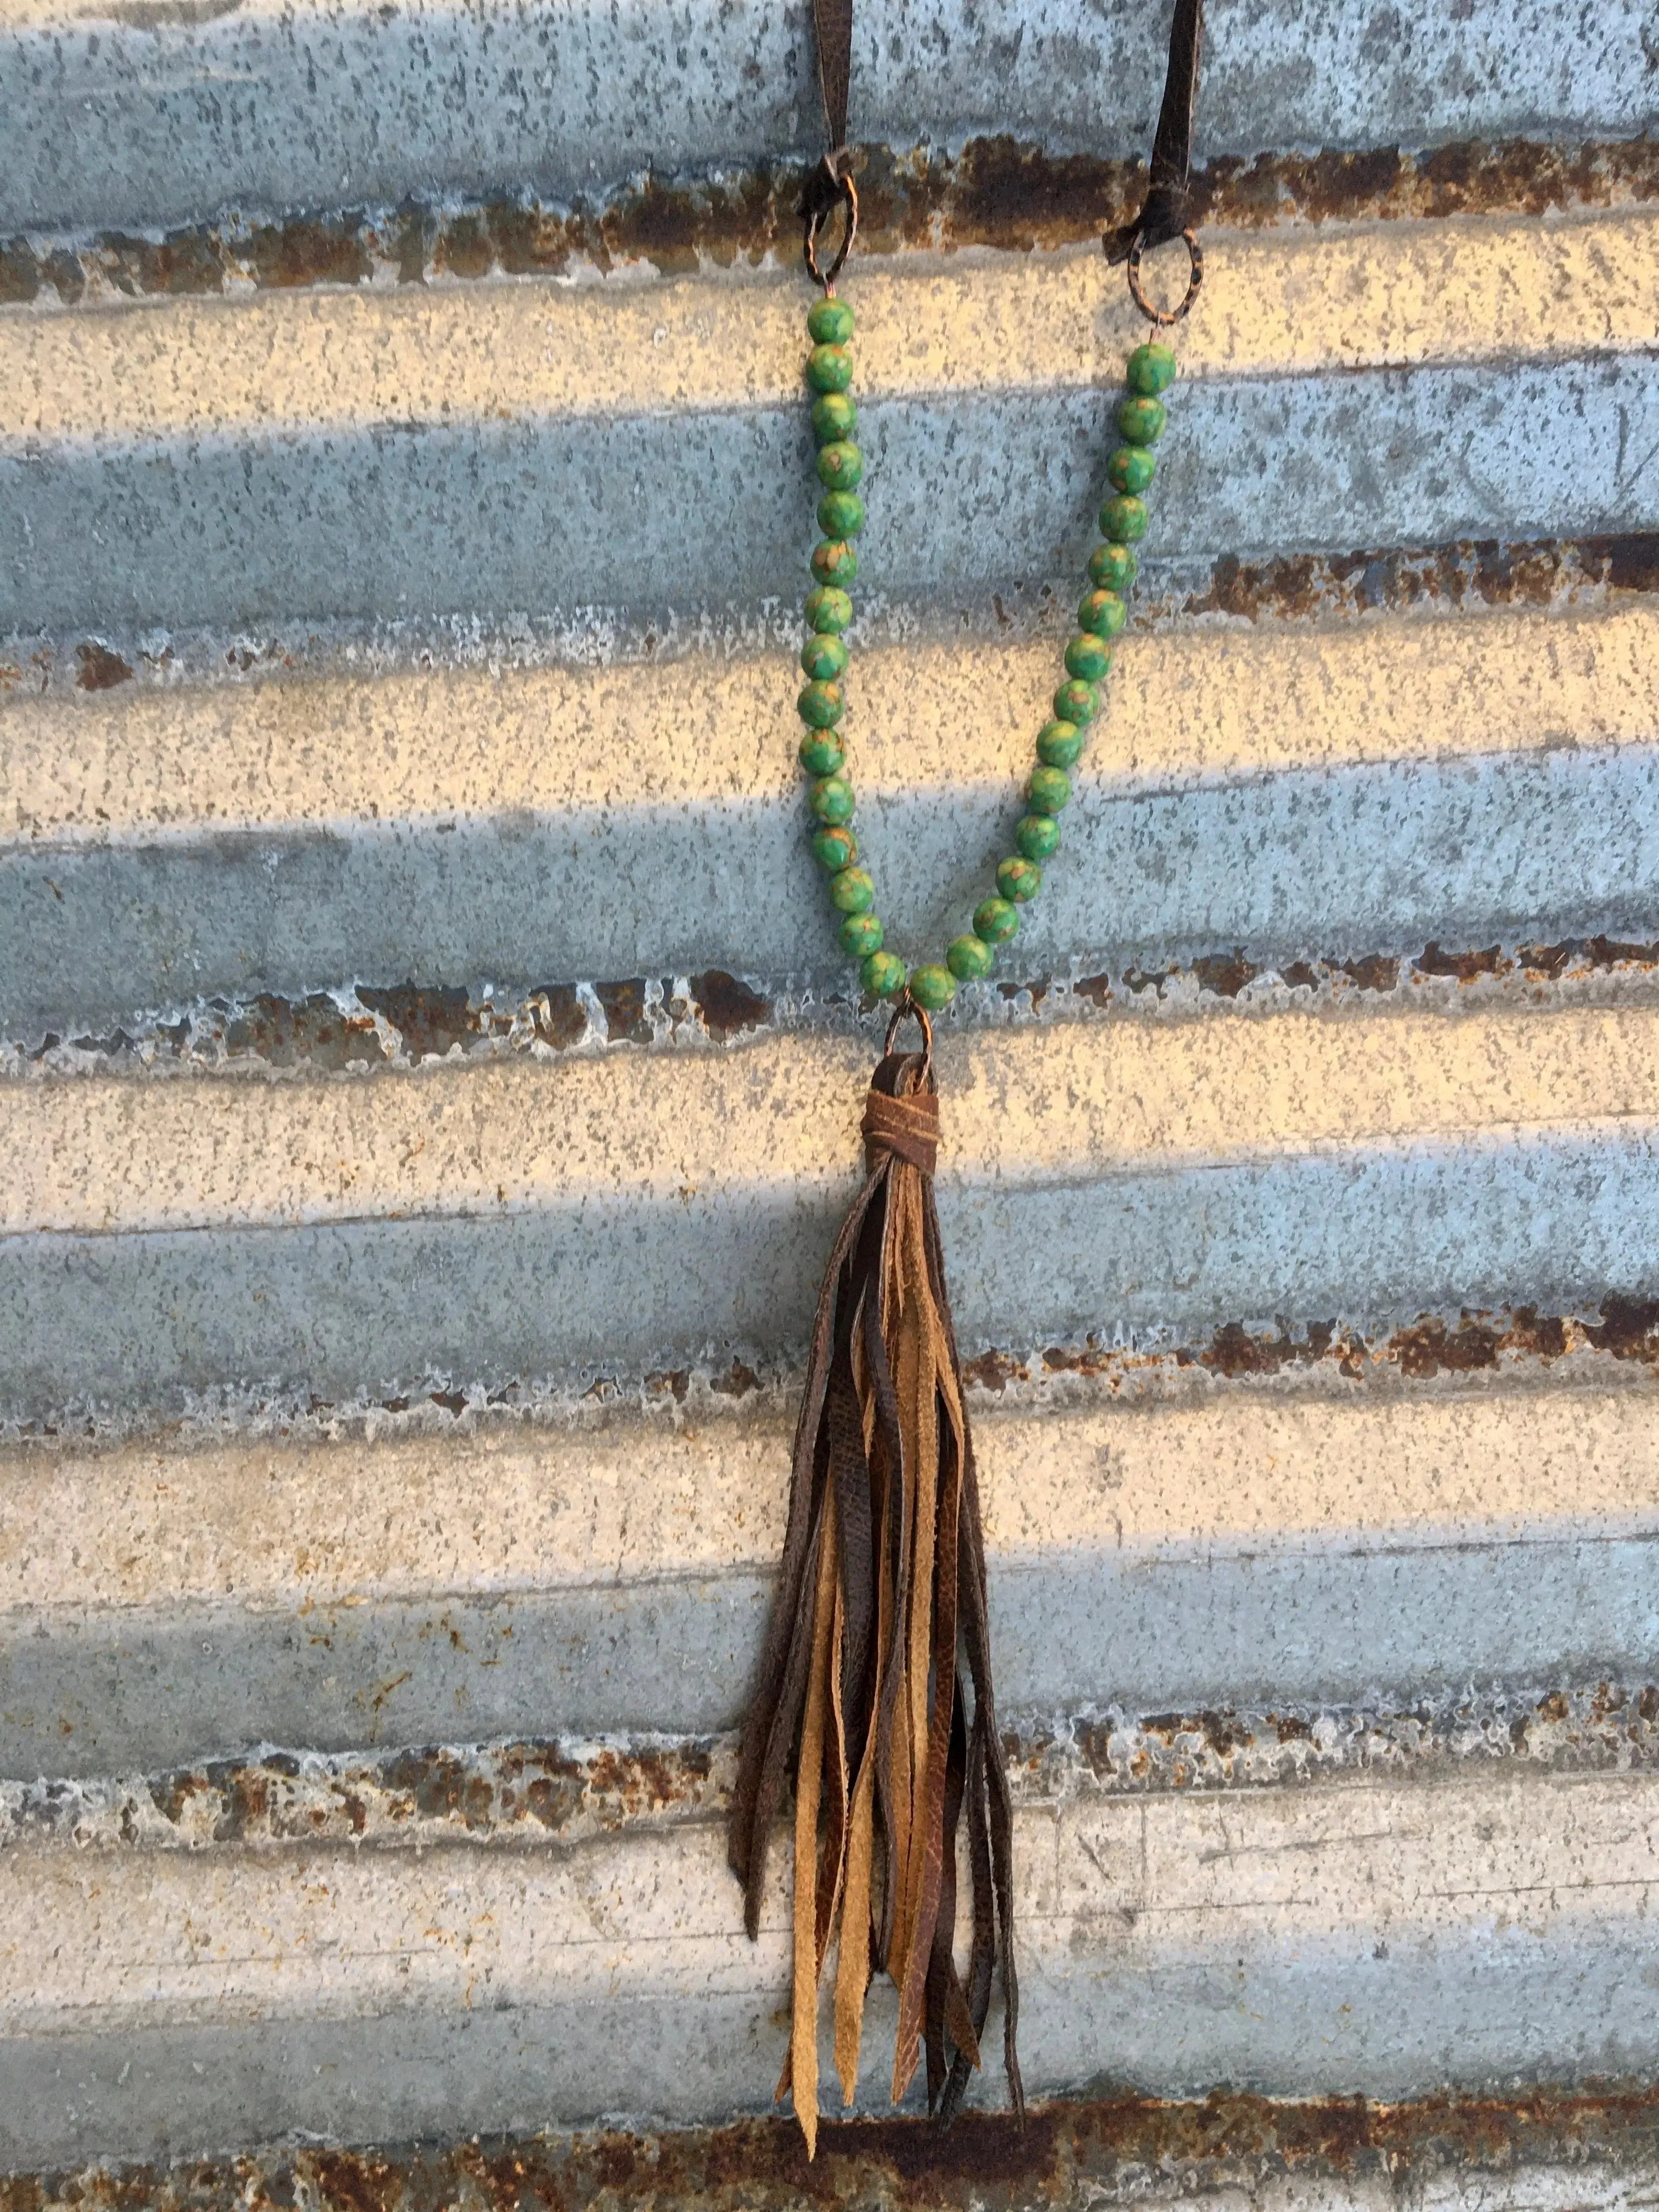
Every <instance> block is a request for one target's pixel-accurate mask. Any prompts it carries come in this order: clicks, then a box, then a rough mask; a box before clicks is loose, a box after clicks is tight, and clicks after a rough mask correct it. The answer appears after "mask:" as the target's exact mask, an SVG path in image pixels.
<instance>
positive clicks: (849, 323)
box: [806, 300, 853, 345]
mask: <svg viewBox="0 0 1659 2212" xmlns="http://www.w3.org/2000/svg"><path fill="white" fill-rule="evenodd" d="M806 328H807V332H808V335H809V336H810V337H811V340H812V343H813V344H814V345H845V344H846V343H847V341H848V338H850V337H852V335H853V310H852V309H851V308H850V307H848V304H847V302H846V301H845V300H815V301H813V302H812V305H811V307H809V308H808V309H807V311H806Z"/></svg>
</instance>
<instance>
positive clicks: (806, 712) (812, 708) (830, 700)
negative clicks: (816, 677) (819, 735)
mask: <svg viewBox="0 0 1659 2212" xmlns="http://www.w3.org/2000/svg"><path fill="white" fill-rule="evenodd" d="M795 712H796V713H797V714H799V716H800V718H801V720H802V721H803V722H809V723H811V726H812V727H813V728H814V729H815V730H833V729H834V728H835V726H836V723H837V722H838V721H840V720H841V718H842V715H843V714H845V713H846V712H847V702H846V700H845V699H843V698H842V696H841V686H840V684H822V683H812V684H806V685H805V686H804V687H803V688H802V690H801V691H800V693H799V696H798V697H797V699H796V701H795Z"/></svg>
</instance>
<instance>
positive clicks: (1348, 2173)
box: [0, 2084, 1659, 2212]
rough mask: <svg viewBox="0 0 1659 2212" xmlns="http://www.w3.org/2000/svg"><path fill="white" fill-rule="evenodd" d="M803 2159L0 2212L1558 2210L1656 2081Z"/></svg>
mask: <svg viewBox="0 0 1659 2212" xmlns="http://www.w3.org/2000/svg"><path fill="white" fill-rule="evenodd" d="M819 2150H820V2155H819V2157H818V2158H817V2160H816V2161H815V2162H813V2163H812V2164H811V2165H809V2164H808V2163H807V2161H806V2157H805V2150H804V2148H803V2147H802V2144H801V2141H800V2136H799V2130H798V2129H797V2128H796V2127H795V2126H794V2124H793V2122H792V2121H790V2120H787V2119H769V2120H744V2121H740V2122H738V2123H737V2124H734V2125H731V2126H727V2127H723V2128H715V2129H687V2130H672V2131H665V2132H663V2133H660V2134H654V2135H649V2136H647V2135H644V2134H635V2133H630V2132H629V2131H627V2130H612V2131H605V2132H593V2133H588V2134H582V2135H576V2136H520V2137H507V2138H503V2137H489V2136H486V2137H483V2138H473V2139H471V2140H470V2141H467V2142H460V2143H455V2144H452V2145H448V2146H439V2145H429V2144H428V2145H422V2146H415V2147H408V2148H401V2149H399V2148H390V2149H379V2148H376V2149H361V2150H350V2151H344V2150H325V2149H276V2150H271V2151H268V2152H264V2153H259V2152H249V2153H247V2154H243V2155H241V2156H227V2157H220V2158H197V2159H191V2160H181V2161H180V2162H179V2163H178V2164H177V2165H173V2166H94V2167H88V2168H83V2169H82V2170H80V2171H76V2172H52V2173H20V2174H14V2175H12V2176H11V2177H9V2179H0V2212H56V2208H58V2207H59V2206H62V2207H65V2208H69V2207H74V2208H76V2212H148V2208H152V2207H153V2208H155V2212H264V2208H266V2207H273V2206H276V2207H283V2208H288V2207H296V2206H307V2207H327V2208H329V2212H336V2208H337V2212H430V2208H433V2207H436V2206H447V2207H448V2206H453V2207H455V2208H458V2212H460V2209H461V2208H465V2212H529V2208H531V2207H532V2206H533V2207H538V2208H540V2207H545V2208H549V2212H580V2209H581V2208H586V2207H594V2208H599V2207H601V2206H603V2207H612V2206H623V2205H628V2204H635V2203H638V2204H651V2205H655V2206H659V2207H660V2206H665V2205H673V2206H676V2207H679V2208H683V2212H690V2208H694V2207H696V2208H705V2212H738V2208H739V2207H741V2208H743V2212H770V2208H772V2207H780V2208H781V2207H790V2208H793V2207H797V2206H803V2205H814V2206H823V2207H825V2208H830V2209H831V2212H835V2209H836V2208H842V2207H845V2208H847V2212H854V2208H857V2212H933V2208H938V2212H946V2208H956V2207H959V2206H962V2205H963V2204H972V2205H975V2206H981V2207H984V2208H986V2212H1015V2208H1024V2207H1037V2206H1042V2207H1054V2208H1065V2207H1071V2206H1077V2207H1079V2208H1081V2207H1084V2206H1087V2205H1091V2204H1097V2203H1101V2202H1103V2201H1104V2202H1126V2203H1127V2202H1133V2203H1146V2202H1147V2201H1148V2199H1149V2198H1152V2199H1153V2200H1155V2201H1156V2200H1165V2201H1167V2199H1168V2198H1169V2197H1170V2196H1172V2195H1178V2196H1186V2195H1189V2194H1190V2195H1206V2196H1207V2195H1210V2194H1212V2192H1215V2191H1219V2190H1223V2189H1228V2188H1231V2189H1243V2190H1254V2189H1256V2188H1259V2187H1261V2185H1272V2184H1273V2183H1274V2182H1279V2181H1283V2180H1285V2179H1290V2178H1296V2179H1301V2180H1302V2181H1304V2183H1315V2182H1316V2181H1318V2180H1319V2179H1331V2180H1334V2181H1337V2180H1340V2181H1350V2182H1352V2181H1354V2180H1359V2179H1370V2180H1372V2181H1374V2182H1375V2183H1376V2184H1377V2185H1380V2186H1381V2188H1382V2189H1383V2190H1385V2191H1389V2192H1391V2193H1393V2194H1394V2195H1395V2196H1396V2197H1398V2199H1399V2200H1400V2202H1401V2203H1413V2202H1416V2201H1418V2200H1419V2192H1420V2191H1421V2188H1422V2186H1423V2185H1424V2183H1425V2181H1428V2180H1430V2179H1432V2178H1433V2177H1435V2176H1437V2175H1440V2174H1446V2173H1449V2172H1470V2173H1472V2174H1473V2175H1474V2176H1477V2177H1481V2178H1482V2179H1483V2184H1484V2186H1483V2195H1484V2197H1485V2198H1486V2201H1488V2202H1492V2203H1503V2201H1504V2197H1503V2195H1502V2191H1503V2185H1504V2177H1513V2178H1514V2179H1515V2180H1516V2183H1517V2184H1518V2185H1521V2186H1522V2187H1525V2186H1526V2176H1527V2172H1528V2169H1534V2168H1546V2169H1547V2168H1552V2167H1553V2168H1559V2167H1562V2166H1565V2167H1569V2168H1571V2169H1572V2170H1574V2171H1576V2172H1577V2174H1578V2175H1579V2176H1580V2182H1579V2188H1580V2191H1582V2192H1583V2194H1581V2196H1580V2197H1579V2201H1580V2202H1595V2201H1599V2198H1598V2197H1596V2196H1595V2195H1592V2194H1590V2192H1592V2191H1598V2190H1599V2189H1601V2188H1605V2187H1607V2186H1608V2185H1612V2186H1613V2188H1615V2189H1616V2188H1617V2185H1618V2182H1619V2178H1620V2176H1621V2175H1632V2176H1633V2175H1635V2174H1636V2173H1638V2172H1644V2170H1645V2169H1647V2168H1649V2167H1650V2165H1651V2162H1652V2160H1654V2158H1655V2156H1656V2154H1659V2089H1656V2088H1654V2087H1651V2086H1650V2085H1646V2084H1631V2085H1615V2084H1609V2085H1607V2086H1606V2087H1599V2088H1592V2089H1588V2090H1586V2089H1577V2090H1566V2089H1553V2088H1550V2087H1528V2088H1527V2089H1525V2090H1524V2091H1522V2092H1520V2093H1516V2094H1514V2095H1510V2096H1496V2095H1493V2096H1484V2097H1468V2096H1454V2095H1444V2096H1437V2097H1431V2098H1425V2099H1422V2100H1418V2101H1414V2102H1412V2103H1406V2104H1394V2105H1388V2104H1378V2103H1373V2102H1370V2101H1369V2100H1366V2099H1365V2098H1363V2097H1353V2098H1346V2097H1344V2098H1329V2099H1322V2100H1310V2101H1308V2102H1291V2101H1288V2100H1276V2099H1267V2098H1262V2097H1255V2096H1249V2095H1245V2094H1243V2093H1238V2092H1236V2091H1231V2090H1227V2089H1218V2090H1216V2091H1215V2092H1214V2093H1212V2095H1210V2096H1208V2097H1206V2098H1205V2099H1204V2100H1202V2101H1197V2100H1194V2101H1192V2102H1187V2103H1182V2102H1175V2101H1169V2100H1160V2099H1155V2098H1147V2097H1136V2096H1132V2095H1127V2094H1121V2093H1119V2094H1113V2093H1107V2094H1104V2095H1100V2096H1095V2097H1091V2098H1078V2099H1069V2100H1063V2101H1062V2100H1056V2101H1054V2102H1053V2103H1049V2104H1044V2105H1040V2106H1036V2107H1034V2108H1033V2110H1032V2111H1031V2112H1030V2117H1029V2119H1028V2122H1027V2124H1026V2126H1025V2128H1024V2130H1023V2131H1021V2130H1018V2129H1017V2128H1016V2127H1015V2125H1014V2123H1013V2121H1012V2118H1010V2117H1009V2116H1008V2115H1006V2114H999V2113H987V2112H968V2113H965V2114H964V2115H963V2117H962V2118H960V2119H959V2120H958V2121H957V2123H956V2124H955V2126H954V2127H953V2128H952V2129H951V2131H950V2132H949V2133H948V2134H947V2135H945V2136H939V2134H938V2133H937V2131H936V2130H934V2129H933V2127H932V2126H931V2125H930V2124H928V2123H927V2121H925V2120H923V2119H921V2118H914V2119H910V2118H905V2119H891V2120H853V2121H842V2122H833V2121H832V2122H829V2123H827V2124H825V2125H824V2127H823V2133H822V2135H821V2137H820V2142H819ZM1541 2179H1545V2177H1544V2176H1541ZM1535 2186H1536V2185H1534V2189H1535ZM1304 2201H1306V2200H1305V2198H1304ZM1528 2201H1534V2199H1533V2195H1532V2192H1531V2191H1528ZM1545 2201H1548V2199H1546V2200H1545ZM1562 2201H1563V2203H1566V2202H1568V2201H1570V2199H1569V2198H1568V2197H1565V2196H1564V2197H1563V2200H1562Z"/></svg>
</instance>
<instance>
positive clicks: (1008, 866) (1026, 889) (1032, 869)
mask: <svg viewBox="0 0 1659 2212" xmlns="http://www.w3.org/2000/svg"><path fill="white" fill-rule="evenodd" d="M997 889H998V890H1000V892H1001V893H1002V896H1004V898H1006V899H1013V900H1015V901H1016V902H1018V904H1019V905H1021V906H1023V905H1024V903H1025V902H1026V900H1027V899H1034V898H1035V897H1036V895H1037V893H1038V892H1039V891H1040V890H1042V869H1041V868H1040V867H1038V866H1037V864H1036V861H1035V860H999V861H998V863H997Z"/></svg>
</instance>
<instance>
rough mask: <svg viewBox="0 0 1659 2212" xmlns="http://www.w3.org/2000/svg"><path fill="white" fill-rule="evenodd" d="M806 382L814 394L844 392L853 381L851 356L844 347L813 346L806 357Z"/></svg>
mask: <svg viewBox="0 0 1659 2212" xmlns="http://www.w3.org/2000/svg"><path fill="white" fill-rule="evenodd" d="M806 381H807V382H808V383H809V384H810V385H811V387H812V389H813V391H814V392H845V391H846V389H847V387H848V385H849V384H850V383H851V382H852V381H853V356H852V355H851V354H850V353H848V350H847V349H846V347H845V346H840V345H815V346H814V347H813V349H812V350H811V353H809V354H808V355H807V356H806Z"/></svg>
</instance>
